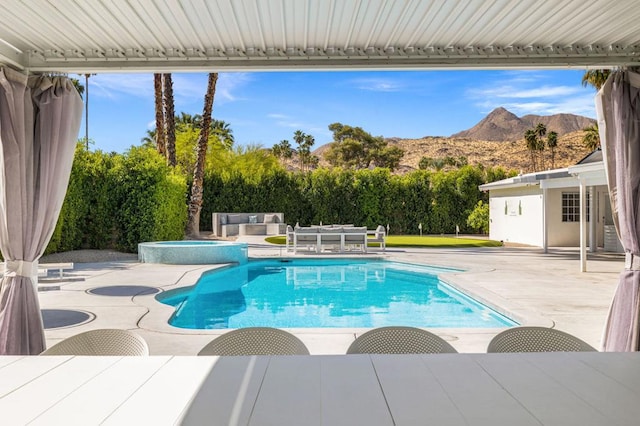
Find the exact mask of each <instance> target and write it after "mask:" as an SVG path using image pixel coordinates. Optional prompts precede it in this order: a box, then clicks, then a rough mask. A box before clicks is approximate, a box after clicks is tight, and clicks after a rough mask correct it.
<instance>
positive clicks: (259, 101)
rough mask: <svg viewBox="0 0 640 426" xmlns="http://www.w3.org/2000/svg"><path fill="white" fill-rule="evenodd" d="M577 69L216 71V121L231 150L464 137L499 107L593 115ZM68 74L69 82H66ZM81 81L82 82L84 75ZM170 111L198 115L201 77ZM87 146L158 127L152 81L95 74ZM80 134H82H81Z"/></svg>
mask: <svg viewBox="0 0 640 426" xmlns="http://www.w3.org/2000/svg"><path fill="white" fill-rule="evenodd" d="M583 73H584V71H583V70H510V71H471V70H465V71H375V72H373V71H366V72H365V71H344V72H342V71H341V72H319V71H318V72H255V73H221V74H220V76H219V79H218V85H217V90H216V96H215V101H214V107H213V116H214V118H216V119H219V120H224V121H226V122H227V123H229V125H230V127H231V129H232V130H233V134H234V137H235V140H236V145H249V144H258V145H261V146H263V147H271V146H272V145H273V144H274V143H278V142H279V141H281V140H283V139H288V140H289V141H291V140H292V135H293V132H295V131H296V130H298V129H299V130H302V131H303V132H305V133H307V134H312V135H313V136H314V137H315V139H316V145H315V147H318V146H320V145H322V144H324V143H327V142H331V133H330V132H329V130H328V129H327V126H328V125H329V124H331V123H334V122H340V123H343V124H348V125H351V126H360V127H362V128H364V129H365V130H366V131H368V132H370V133H371V134H373V135H376V136H378V135H380V136H384V137H401V138H419V137H423V136H449V135H451V134H452V133H456V132H458V131H461V130H465V129H467V128H469V127H471V126H473V125H475V124H476V123H477V122H478V121H480V120H481V119H482V118H483V117H484V116H485V115H487V114H488V113H489V112H490V111H491V110H493V109H494V108H496V107H499V106H503V107H505V108H507V109H508V110H510V111H511V112H513V113H515V114H516V115H518V116H522V115H525V114H540V115H548V114H555V113H573V114H580V115H586V116H588V117H592V118H595V108H594V101H593V98H594V94H595V91H594V89H592V88H584V87H582V86H581V84H580V79H581V77H582V74H583ZM72 77H73V76H72ZM80 80H81V81H83V82H84V78H83V77H81V78H80ZM173 80H174V95H175V104H176V106H175V108H176V113H180V112H187V113H190V114H201V113H202V102H203V98H204V91H205V90H206V86H207V74H195V73H180V74H173ZM89 84H90V87H89V96H90V98H89V102H90V104H89V138H90V139H92V140H93V141H94V145H93V148H94V149H101V150H103V151H116V152H124V151H125V150H127V149H128V148H129V147H130V146H131V145H139V144H140V139H142V138H143V137H144V136H145V135H146V132H147V130H149V129H152V128H153V126H154V103H153V75H152V74H98V75H95V76H92V77H91V78H90V80H89ZM84 126H85V125H84V119H83V124H82V127H81V129H80V137H84V134H85V127H84Z"/></svg>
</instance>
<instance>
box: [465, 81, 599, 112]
mask: <svg viewBox="0 0 640 426" xmlns="http://www.w3.org/2000/svg"><path fill="white" fill-rule="evenodd" d="M500 77H501V78H500V79H499V80H494V81H488V82H486V83H485V84H483V85H482V86H480V87H475V88H473V89H470V90H468V91H467V96H468V98H469V99H470V100H471V101H472V102H473V103H475V104H476V106H478V107H479V108H480V109H481V110H482V111H483V112H485V113H488V112H490V111H491V110H493V109H495V108H497V107H504V108H506V109H508V110H509V111H511V112H513V113H514V114H516V115H518V116H523V115H527V114H536V115H553V114H560V113H569V114H577V115H584V116H587V117H593V116H594V115H595V107H594V101H593V93H591V92H589V93H587V92H586V91H585V89H583V88H582V87H580V86H579V85H577V84H576V86H567V85H562V84H558V85H553V84H549V77H548V75H544V74H540V73H536V72H527V71H521V72H505V73H503V74H501V76H500ZM505 77H506V78H505Z"/></svg>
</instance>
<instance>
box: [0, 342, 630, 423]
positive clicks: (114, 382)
mask: <svg viewBox="0 0 640 426" xmlns="http://www.w3.org/2000/svg"><path fill="white" fill-rule="evenodd" d="M27 423H29V424H43V425H52V424H53V425H56V424H64V425H73V424H78V425H92V424H113V425H127V424H137V425H147V424H148V425H165V424H167V425H168V424H176V423H178V424H179V423H184V424H193V425H202V424H211V425H227V424H238V425H247V424H248V425H393V424H396V425H426V424H434V425H510V426H511V425H541V424H542V425H574V424H575V425H607V426H608V425H640V353H587V352H583V353H542V354H442V355H371V356H369V355H316V356H290V357H282V356H280V357H269V356H259V357H220V358H219V357H179V356H174V357H172V356H151V357H52V356H49V357H36V356H34V357H20V356H17V357H14V356H4V357H0V424H2V425H20V424H27Z"/></svg>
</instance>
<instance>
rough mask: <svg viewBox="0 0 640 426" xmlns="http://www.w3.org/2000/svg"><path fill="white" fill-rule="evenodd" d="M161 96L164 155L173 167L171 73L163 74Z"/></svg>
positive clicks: (174, 160) (174, 136)
mask: <svg viewBox="0 0 640 426" xmlns="http://www.w3.org/2000/svg"><path fill="white" fill-rule="evenodd" d="M162 80H163V86H164V87H163V89H164V90H163V96H162V104H163V107H164V123H165V127H166V130H167V131H166V135H165V136H166V151H165V152H166V155H167V164H168V165H170V166H172V167H175V165H176V163H177V160H176V122H175V117H174V114H175V112H174V107H173V105H174V102H173V81H172V80H171V74H163V75H162Z"/></svg>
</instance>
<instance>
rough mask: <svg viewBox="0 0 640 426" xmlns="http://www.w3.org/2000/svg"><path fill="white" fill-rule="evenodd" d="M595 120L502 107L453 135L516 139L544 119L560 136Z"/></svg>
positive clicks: (490, 138)
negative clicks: (524, 111)
mask: <svg viewBox="0 0 640 426" xmlns="http://www.w3.org/2000/svg"><path fill="white" fill-rule="evenodd" d="M595 122H596V121H595V120H593V119H591V118H588V117H584V116H581V115H575V114H554V115H534V114H528V115H524V116H522V117H518V116H517V115H515V114H514V113H512V112H511V111H508V110H507V109H505V108H502V107H499V108H496V109H494V110H493V111H491V112H490V113H489V114H488V115H487V116H486V117H485V118H483V119H482V120H480V122H478V124H476V125H475V126H473V127H472V128H470V129H467V130H463V131H461V132H458V133H454V134H453V135H451V138H469V139H474V140H485V141H514V140H518V139H521V138H522V137H523V135H524V132H526V131H527V130H528V129H531V128H534V127H536V125H537V124H538V123H542V124H544V125H545V126H546V127H547V131H554V132H556V133H557V134H558V136H564V135H566V134H568V133H572V132H577V131H580V130H582V129H584V128H585V127H589V126H591V125H593V124H595Z"/></svg>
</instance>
